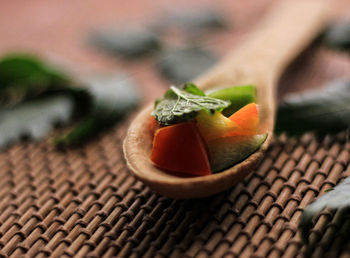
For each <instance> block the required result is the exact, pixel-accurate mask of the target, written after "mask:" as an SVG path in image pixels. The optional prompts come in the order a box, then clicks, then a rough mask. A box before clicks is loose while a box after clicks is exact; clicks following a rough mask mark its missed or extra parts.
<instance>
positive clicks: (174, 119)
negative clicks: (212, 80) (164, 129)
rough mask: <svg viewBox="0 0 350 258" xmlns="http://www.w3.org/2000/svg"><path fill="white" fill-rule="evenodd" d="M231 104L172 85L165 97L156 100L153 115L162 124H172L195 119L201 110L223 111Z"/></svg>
mask: <svg viewBox="0 0 350 258" xmlns="http://www.w3.org/2000/svg"><path fill="white" fill-rule="evenodd" d="M192 91H193V88H192ZM229 105H230V102H229V101H224V100H220V99H215V98H211V97H207V96H201V95H195V94H192V93H189V92H187V91H186V90H183V89H179V88H177V87H175V86H171V87H170V90H168V91H167V92H166V93H165V95H164V97H163V98H162V99H161V100H158V101H157V102H156V106H155V108H154V110H153V115H154V116H155V118H156V119H157V121H158V122H159V123H160V124H163V125H171V124H176V123H179V122H186V121H189V120H191V119H193V118H194V117H195V116H196V115H197V114H198V112H199V111H200V110H207V111H208V112H211V111H214V110H217V111H222V110H223V109H224V108H226V107H228V106H229Z"/></svg>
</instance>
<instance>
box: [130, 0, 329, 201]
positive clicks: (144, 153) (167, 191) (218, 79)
mask: <svg viewBox="0 0 350 258" xmlns="http://www.w3.org/2000/svg"><path fill="white" fill-rule="evenodd" d="M329 11H330V5H329V4H328V1H324V0H288V1H281V2H279V3H278V5H276V6H275V7H274V8H273V9H272V10H271V12H270V13H269V14H268V15H267V17H266V19H264V21H263V22H261V23H260V25H259V27H258V28H257V30H256V31H255V32H254V33H252V34H250V36H249V37H247V39H246V40H245V41H244V42H242V43H241V45H240V46H239V47H237V48H236V49H235V50H234V51H233V52H232V53H231V54H229V55H228V56H227V57H226V58H225V59H224V60H223V61H222V62H221V63H219V64H218V65H217V66H216V67H214V68H213V69H212V70H211V71H209V72H207V73H206V74H204V75H203V76H201V77H200V78H198V79H197V80H195V84H196V85H198V86H199V87H200V88H201V89H205V90H207V89H210V88H214V87H215V88H216V87H225V86H227V87H228V86H232V85H242V84H243V85H244V84H253V85H255V86H256V88H257V93H258V104H259V110H260V121H261V124H260V128H259V131H260V132H261V133H265V132H268V138H267V140H266V141H265V142H264V144H263V145H262V146H261V147H260V149H259V150H258V151H256V152H255V153H253V154H252V155H250V156H249V157H248V158H246V159H245V160H244V161H242V162H240V163H238V164H236V165H234V166H232V167H231V168H229V169H226V170H224V171H223V172H220V173H217V174H212V175H209V176H201V177H192V178H182V177H177V176H173V175H170V174H168V173H166V172H164V171H162V170H161V169H159V168H157V167H155V166H154V165H153V164H152V163H151V161H150V153H151V147H152V136H151V135H150V133H149V131H148V122H149V117H150V114H151V111H152V109H153V104H152V105H149V106H148V107H146V108H145V109H144V110H143V111H141V113H140V114H138V116H137V117H136V118H135V120H134V121H133V122H132V123H131V125H130V128H129V130H128V132H127V136H126V138H125V141H124V155H125V158H126V161H127V164H128V166H129V168H130V169H131V171H132V172H133V174H134V175H135V176H136V177H137V178H139V179H140V180H142V181H143V182H144V183H145V184H147V185H148V186H149V187H150V188H151V189H152V190H154V191H156V192H158V193H160V194H162V195H165V196H168V197H172V198H176V199H186V198H197V197H205V196H209V195H212V194H215V193H219V192H221V191H224V190H226V189H227V188H229V187H231V186H233V185H234V184H236V183H237V182H239V181H240V180H242V179H243V178H244V177H245V176H247V175H248V174H249V173H250V172H252V171H253V169H254V168H255V167H256V165H257V164H258V163H259V162H260V161H261V159H262V157H263V155H264V153H265V152H266V150H267V148H268V146H269V144H270V141H271V138H272V134H273V128H274V118H275V106H276V104H275V103H276V98H275V95H276V86H277V80H278V78H279V76H280V75H281V73H282V71H283V70H284V69H285V67H286V66H287V65H288V64H289V63H290V62H291V61H292V59H293V58H294V57H296V56H297V55H298V54H299V53H300V52H301V51H302V50H303V49H304V48H305V47H306V46H307V45H308V44H309V43H310V42H311V41H312V39H313V38H314V37H315V36H316V35H318V33H319V31H320V30H321V29H322V28H323V27H324V26H325V24H326V22H327V21H328V18H329V16H330V15H329Z"/></svg>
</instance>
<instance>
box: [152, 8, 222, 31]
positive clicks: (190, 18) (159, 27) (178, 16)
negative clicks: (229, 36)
mask: <svg viewBox="0 0 350 258" xmlns="http://www.w3.org/2000/svg"><path fill="white" fill-rule="evenodd" d="M226 27H228V22H227V20H226V19H225V17H224V15H223V13H222V12H220V11H219V10H215V9H212V8H211V9H209V8H208V9H205V8H200V9H188V10H176V9H175V10H173V9H172V10H171V11H168V12H167V11H165V14H163V15H161V16H159V17H158V18H157V19H156V20H155V21H154V22H153V24H152V25H151V28H153V29H154V30H156V31H158V32H165V33H166V32H167V31H169V30H172V29H179V30H182V31H183V32H185V33H195V34H196V35H198V32H200V33H205V32H208V31H213V30H217V29H223V28H226Z"/></svg>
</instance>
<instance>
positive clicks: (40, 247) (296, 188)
mask: <svg viewBox="0 0 350 258" xmlns="http://www.w3.org/2000/svg"><path fill="white" fill-rule="evenodd" d="M33 2H35V3H36V2H39V1H33ZM77 2H78V1H77ZM80 2H82V3H83V2H84V3H85V1H80ZM86 2H89V1H86ZM141 2H142V1H141ZM222 2H224V1H222ZM226 2H227V1H226ZM232 2H233V1H232ZM240 2H241V1H240ZM243 2H247V4H242V6H245V8H246V9H245V10H248V9H247V8H251V9H249V10H254V8H255V7H254V6H253V5H249V4H248V2H249V1H242V3H243ZM261 2H266V3H268V2H271V1H261ZM261 2H260V1H259V3H261ZM343 2H344V3H345V1H343ZM89 3H90V2H89ZM237 3H238V2H237ZM347 3H348V2H347ZM4 4H5V3H4ZM6 4H7V5H8V6H10V5H13V3H12V1H9V2H6ZM23 4H25V3H24V2H23ZM31 4H32V3H31ZM51 4H52V2H51ZM90 4H91V3H90ZM109 4H110V5H112V2H111V1H109ZM226 5H228V4H227V3H226ZM8 6H7V7H8ZM83 6H84V5H83V4H81V5H79V8H80V7H81V8H83ZM91 6H92V5H91ZM238 6H239V4H236V5H235V6H234V8H238ZM5 7H6V6H4V8H5ZM75 7H76V6H75ZM8 8H9V7H8ZM28 8H29V6H28ZM65 8H66V9H67V10H68V9H69V8H68V7H67V6H66V7H65ZM101 8H102V7H101ZM259 8H260V7H259V6H258V7H257V9H259ZM10 9H11V8H9V10H10ZM43 9H44V8H43ZM107 9H108V8H107V7H105V10H106V13H108V10H109V9H111V8H109V9H108V10H107ZM260 9H261V8H260ZM31 10H33V9H31ZM237 10H240V9H239V8H238V9H237ZM242 11H243V9H242ZM6 13H10V12H6ZM6 13H5V12H4V15H5V16H2V17H5V18H6ZM81 13H82V14H83V16H82V17H85V18H81V20H84V19H85V20H88V17H89V15H87V12H84V9H82V12H81ZM93 13H94V12H91V13H90V14H91V15H92V14H93ZM250 13H252V14H254V12H253V11H251V12H250ZM85 14H86V15H85ZM237 14H239V12H237ZM246 14H249V12H248V11H246V12H245V13H244V15H241V16H239V15H238V16H237V17H238V20H239V19H242V23H244V22H246V21H247V20H248V18H247V17H253V16H245V15H246ZM84 15H85V16H84ZM110 15H111V12H110ZM113 15H114V14H113ZM106 16H108V15H106ZM244 17H245V18H244ZM5 18H4V20H5ZM52 19H54V18H52ZM77 20H79V19H76V20H74V21H77ZM9 21H11V22H12V19H9ZM8 24H11V23H8ZM73 25H74V24H73ZM73 25H72V26H73ZM47 29H48V31H54V32H55V33H56V31H55V30H53V29H52V28H51V27H50V28H49V27H48V28H47ZM239 29H241V30H244V27H240V26H239V24H238V30H239ZM14 31H16V30H15V29H14ZM57 31H59V30H57ZM65 32H67V33H68V34H69V28H68V27H67V30H64V31H62V33H63V34H64V33H65ZM4 33H5V32H4ZM9 33H10V31H9ZM26 33H27V34H28V35H32V36H31V37H29V36H28V37H27V39H28V40H29V41H30V39H32V40H33V41H31V42H32V43H33V42H35V35H34V34H29V33H28V32H26ZM62 33H61V34H62ZM25 36H26V34H25V33H24V34H23V35H22V38H23V39H25ZM4 38H5V40H7V41H9V42H10V41H11V40H9V39H8V38H7V37H4ZM40 38H41V37H40ZM66 38H67V37H62V40H63V39H66ZM38 40H39V38H38ZM29 41H28V42H29ZM38 42H39V41H38ZM38 42H37V44H35V43H33V46H37V45H38V44H39V43H38ZM58 42H59V40H57V42H56V41H55V40H52V44H57V45H59V43H58ZM9 44H12V43H11V42H10V43H9ZM0 45H1V44H0ZM5 45H6V44H4V43H2V45H1V46H2V48H1V49H6V47H4V46H5ZM48 45H49V44H48ZM48 45H47V46H46V47H47V49H48V48H49V46H48ZM57 51H58V50H57ZM44 52H45V51H44ZM65 53H66V56H69V54H70V49H69V48H68V50H67V51H66V52H65ZM81 56H83V55H81ZM75 57H76V58H77V59H76V61H77V60H78V61H79V58H78V57H77V56H75ZM73 58H74V56H73ZM80 61H83V59H82V60H80ZM132 69H134V68H132ZM341 76H347V77H348V78H349V76H350V59H349V57H347V56H346V55H343V54H336V53H334V52H331V51H326V50H322V49H321V50H319V49H318V50H313V49H311V50H309V51H307V52H306V53H305V54H304V56H303V57H302V58H299V60H298V61H297V62H296V63H295V64H294V65H292V66H291V67H290V69H289V72H287V73H286V75H285V76H284V78H282V80H281V87H280V93H281V94H285V93H286V92H290V91H299V90H302V89H303V88H305V87H309V88H312V87H319V86H320V85H321V84H322V83H323V82H325V81H327V80H330V79H333V78H338V77H341ZM147 78H148V79H149V80H148V81H149V82H148V84H147ZM143 79H144V82H145V85H146V86H145V87H146V88H145V89H147V87H148V86H147V85H150V84H151V81H152V80H153V81H156V82H158V84H160V81H159V80H158V79H156V76H155V73H153V74H152V75H144V78H143ZM152 83H153V82H152ZM160 89H164V88H161V87H160V88H158V92H157V91H156V92H152V93H151V92H149V94H148V95H147V96H145V97H146V99H147V98H148V99H151V98H152V97H153V96H154V95H157V94H158V93H159V91H160ZM151 95H152V96H151ZM128 123H129V120H128V121H125V122H124V123H123V124H120V125H118V126H116V127H115V128H114V129H113V130H110V131H109V132H107V133H104V134H103V135H101V136H100V137H99V138H98V139H95V140H94V141H93V142H90V143H88V144H87V145H86V146H85V147H83V148H78V149H73V150H68V151H67V152H65V153H62V152H58V151H56V150H54V149H53V148H52V147H51V145H50V142H49V140H47V141H44V142H41V143H29V142H24V143H21V144H18V145H15V146H13V147H11V148H9V149H7V150H6V151H2V152H0V178H1V179H0V257H7V256H10V257H20V256H22V255H25V256H28V257H46V256H53V257H62V256H77V257H110V256H118V257H139V256H143V257H156V256H159V257H208V256H210V257H238V256H239V257H250V256H253V255H255V256H256V257H266V256H269V257H280V256H285V257H296V256H310V255H311V254H312V255H314V257H320V256H328V257H337V256H341V255H342V256H343V257H350V245H347V244H346V243H344V242H343V239H344V238H342V237H341V235H340V236H337V235H336V233H337V231H339V225H337V224H336V223H332V220H333V218H334V216H337V214H335V215H334V213H333V212H328V211H325V212H323V213H322V214H321V216H320V217H319V218H318V219H317V220H316V226H315V228H314V229H313V233H312V234H311V237H310V240H311V243H312V245H311V248H310V250H307V248H306V247H305V246H304V245H303V244H302V242H301V240H300V236H299V233H298V230H297V225H298V221H299V218H300V215H301V213H302V210H303V209H304V208H305V207H306V206H307V205H308V204H309V203H310V202H312V201H313V200H314V199H315V198H316V197H317V196H319V195H321V194H323V193H324V191H325V190H327V189H329V188H331V187H333V186H334V185H336V184H337V183H338V182H339V181H340V180H341V179H342V177H344V176H345V175H348V173H349V172H350V171H349V161H350V141H349V138H348V135H347V132H343V133H340V134H338V135H336V136H328V137H326V138H325V139H324V140H323V141H317V139H316V138H315V137H314V136H313V135H304V136H303V137H299V138H296V139H292V138H288V137H286V136H284V135H282V136H279V137H275V139H274V140H273V143H272V145H271V147H270V149H269V151H268V153H267V155H266V156H265V158H264V160H263V161H262V163H261V164H260V166H259V167H258V168H257V169H256V171H255V172H254V173H252V174H251V175H250V176H249V177H247V178H246V179H245V180H244V181H243V182H241V183H240V184H238V185H237V186H235V187H233V188H232V189H230V190H228V191H226V192H223V193H221V194H218V195H216V196H213V197H210V198H206V199H201V200H187V201H175V200H171V199H168V198H165V197H162V196H159V195H157V194H154V193H152V192H151V191H150V190H149V189H148V188H147V187H145V186H144V185H143V184H142V183H141V182H139V181H137V180H136V179H134V178H133V177H132V176H131V175H130V174H129V171H128V170H127V168H126V165H125V161H124V159H123V156H122V150H121V146H122V141H123V138H124V135H125V131H126V128H127V125H128Z"/></svg>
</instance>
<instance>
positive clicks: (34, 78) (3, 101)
mask: <svg viewBox="0 0 350 258" xmlns="http://www.w3.org/2000/svg"><path fill="white" fill-rule="evenodd" d="M70 84H71V82H70V80H69V78H68V77H67V75H66V74H64V73H62V72H60V71H58V70H55V69H54V68H51V67H50V66H48V65H47V64H45V63H44V62H42V61H41V60H40V59H38V58H36V57H34V56H32V55H28V54H8V55H6V56H4V57H3V58H1V59H0V105H1V106H13V105H15V104H17V103H19V102H21V101H23V100H25V99H28V98H32V97H36V96H39V95H40V94H42V93H43V92H45V91H48V90H55V89H61V88H65V87H66V86H67V85H70Z"/></svg>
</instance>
